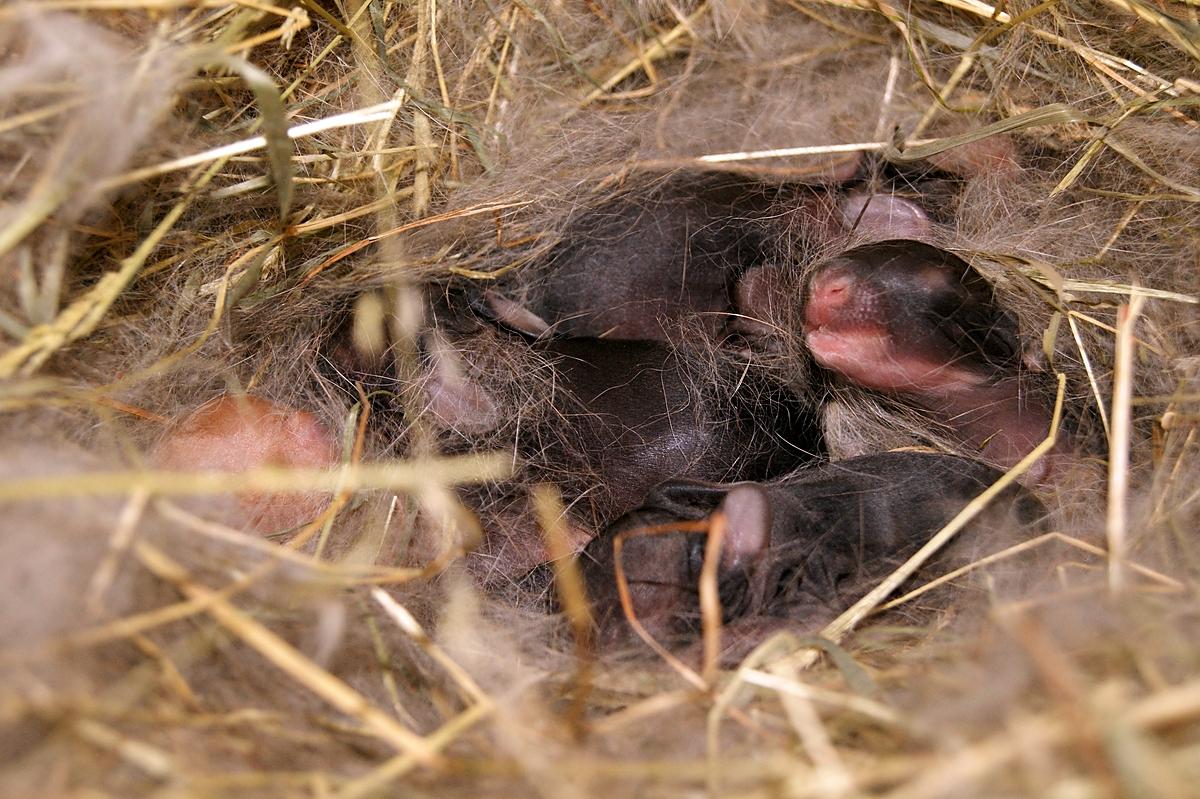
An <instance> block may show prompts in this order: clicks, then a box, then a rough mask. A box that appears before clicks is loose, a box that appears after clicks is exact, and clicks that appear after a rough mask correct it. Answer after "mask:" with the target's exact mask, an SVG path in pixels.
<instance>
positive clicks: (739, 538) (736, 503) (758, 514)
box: [719, 483, 771, 571]
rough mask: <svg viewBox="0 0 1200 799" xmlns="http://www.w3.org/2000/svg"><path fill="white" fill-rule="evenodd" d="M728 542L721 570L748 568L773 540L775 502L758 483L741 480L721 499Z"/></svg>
mask: <svg viewBox="0 0 1200 799" xmlns="http://www.w3.org/2000/svg"><path fill="white" fill-rule="evenodd" d="M719 510H721V511H722V512H723V513H724V514H725V543H724V546H723V547H722V548H721V570H722V571H727V570H730V569H738V568H745V567H746V566H749V565H750V564H752V563H753V562H754V561H755V560H756V559H757V558H758V557H759V556H760V555H762V553H764V552H766V550H767V545H768V544H770V542H771V503H770V501H769V500H768V498H767V492H766V491H765V490H764V489H763V487H762V486H761V485H759V484H758V483H739V484H738V485H736V486H734V487H733V489H732V490H731V491H730V492H729V493H728V494H726V495H725V499H723V500H721V506H720V508H719Z"/></svg>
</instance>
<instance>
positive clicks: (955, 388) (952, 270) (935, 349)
mask: <svg viewBox="0 0 1200 799" xmlns="http://www.w3.org/2000/svg"><path fill="white" fill-rule="evenodd" d="M804 336H805V341H806V343H807V344H808V348H809V351H810V352H811V353H812V355H813V358H814V359H815V360H816V362H817V363H818V364H820V365H821V366H823V367H825V368H826V369H828V370H830V371H832V372H834V373H836V374H837V375H838V376H839V377H840V378H842V379H843V380H845V381H847V382H849V383H852V384H855V385H858V386H861V387H864V388H868V389H872V390H875V391H881V392H884V393H887V394H889V395H892V396H895V397H898V398H900V399H903V400H904V401H906V402H909V403H910V404H914V405H916V406H918V407H920V408H922V409H924V410H925V411H927V412H929V413H930V415H931V416H932V418H933V419H934V421H936V422H938V423H940V424H943V425H945V426H946V427H947V428H949V429H950V431H951V432H952V433H953V435H954V436H955V437H956V438H957V439H959V440H960V441H961V442H962V443H963V444H964V445H966V446H967V447H969V448H972V449H974V450H975V451H977V452H978V453H979V455H980V457H982V458H983V459H984V460H987V461H989V462H991V463H994V464H996V465H999V466H1002V467H1005V468H1008V467H1011V466H1013V465H1014V464H1015V463H1016V462H1017V461H1019V460H1020V459H1021V458H1023V457H1024V456H1025V455H1026V454H1028V453H1029V451H1030V450H1032V449H1033V448H1034V447H1035V446H1036V445H1037V444H1038V443H1040V442H1041V441H1042V440H1043V439H1044V438H1045V437H1046V435H1047V434H1048V432H1049V429H1050V421H1051V417H1052V407H1051V405H1050V402H1049V400H1048V399H1047V398H1046V392H1045V391H1042V390H1040V389H1041V388H1043V386H1041V385H1039V383H1041V382H1043V376H1040V375H1034V374H1031V373H1028V372H1026V371H1025V370H1024V369H1023V364H1022V351H1021V346H1020V341H1019V339H1018V336H1017V323H1016V320H1015V319H1014V318H1013V316H1012V315H1011V314H1009V313H1007V312H1006V311H1004V310H1003V308H1001V307H1000V305H999V304H998V303H997V301H996V298H995V296H994V291H993V289H992V287H991V285H990V284H989V283H988V282H987V281H986V280H985V279H984V278H983V277H982V276H981V275H980V274H979V273H978V272H976V271H975V270H974V269H972V268H971V266H970V265H969V264H967V263H966V262H965V261H963V260H962V259H961V258H959V257H958V256H956V255H954V254H952V253H949V252H947V251H945V250H942V249H939V248H937V247H933V246H931V245H929V244H925V243H923V242H918V241H911V240H893V241H883V242H876V243H872V244H868V245H864V246H862V247H856V248H854V249H852V250H849V251H847V252H845V253H842V254H841V255H839V256H838V257H836V258H833V259H831V260H830V261H828V262H826V263H824V264H822V265H821V266H820V267H819V268H818V269H817V271H816V272H815V273H814V274H813V275H812V277H811V279H810V281H809V287H808V291H807V295H806V302H805V307H804ZM1066 449H1067V447H1066V446H1065V445H1064V446H1063V447H1062V450H1063V451H1064V452H1065V450H1066ZM1052 462H1053V458H1046V459H1043V461H1042V462H1041V463H1039V464H1038V465H1037V467H1036V468H1035V469H1034V470H1033V471H1032V472H1031V476H1032V478H1033V479H1034V480H1046V479H1047V477H1048V476H1049V475H1050V472H1051V471H1052Z"/></svg>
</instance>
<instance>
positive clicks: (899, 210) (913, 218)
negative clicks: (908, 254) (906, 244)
mask: <svg viewBox="0 0 1200 799" xmlns="http://www.w3.org/2000/svg"><path fill="white" fill-rule="evenodd" d="M840 206H841V212H842V223H843V224H844V225H845V226H846V230H847V231H849V232H851V233H855V234H857V235H859V236H862V237H865V238H870V239H873V240H877V241H882V240H885V239H925V238H929V236H930V234H931V233H932V231H933V225H932V223H930V221H929V217H928V216H927V215H926V214H925V210H924V209H923V208H921V206H919V205H917V204H916V203H915V202H913V201H912V200H906V199H904V198H903V197H897V196H895V195H893V194H869V193H867V192H852V193H851V194H848V195H847V196H846V197H845V198H844V199H843V200H842V201H841V203H840Z"/></svg>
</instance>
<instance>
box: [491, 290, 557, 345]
mask: <svg viewBox="0 0 1200 799" xmlns="http://www.w3.org/2000/svg"><path fill="white" fill-rule="evenodd" d="M483 298H484V299H485V300H486V301H487V304H488V308H489V309H490V310H491V312H492V314H493V315H494V316H495V317H496V321H498V322H499V323H500V324H502V325H504V326H505V327H511V328H512V329H513V330H516V331H517V332H519V333H524V334H525V335H527V336H534V337H535V338H536V337H538V336H541V335H544V334H545V333H546V332H548V331H549V330H550V325H548V324H546V320H545V319H543V318H542V317H540V316H538V315H537V314H535V313H534V312H533V311H531V310H529V309H528V308H526V307H525V306H524V305H521V304H520V303H518V302H514V301H513V300H510V299H508V298H507V297H501V296H500V295H499V294H497V293H496V292H494V291H485V292H484V293H483Z"/></svg>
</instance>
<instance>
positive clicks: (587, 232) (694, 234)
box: [486, 173, 841, 341]
mask: <svg viewBox="0 0 1200 799" xmlns="http://www.w3.org/2000/svg"><path fill="white" fill-rule="evenodd" d="M840 230H841V214H840V213H839V212H838V210H837V208H836V203H835V200H834V199H833V198H832V196H831V195H830V193H829V192H828V191H826V190H823V189H820V188H817V187H809V186H780V185H773V184H768V183H762V182H759V181H754V180H749V179H746V178H743V177H739V176H736V175H728V174H720V173H715V174H709V175H696V174H688V173H684V174H681V175H676V176H672V177H670V178H665V179H662V180H661V181H660V182H659V183H658V184H657V185H655V186H653V187H649V188H647V189H644V190H641V191H636V192H631V193H630V194H628V195H626V196H623V197H621V198H619V199H617V200H613V201H610V202H608V203H607V204H605V205H603V206H601V207H599V208H596V209H591V210H588V211H585V212H583V213H582V214H581V215H580V216H579V218H578V219H577V220H575V222H574V223H573V224H572V226H571V227H570V228H568V231H567V234H566V236H565V238H564V242H563V244H561V245H560V246H558V247H557V248H555V249H554V250H552V251H551V253H550V255H549V256H548V257H547V259H546V261H545V262H544V263H543V264H541V265H538V266H536V267H534V268H533V269H534V274H535V277H533V278H532V279H530V277H529V276H528V275H522V281H523V282H524V285H522V286H514V287H511V288H508V289H507V290H505V289H503V288H502V289H498V290H495V291H491V292H488V294H487V297H486V300H487V305H488V307H489V309H490V312H491V314H492V315H493V316H494V317H495V318H496V319H497V320H499V321H500V322H501V323H503V324H505V325H507V326H508V327H511V328H513V329H516V330H519V331H520V332H522V333H525V334H527V335H531V336H538V337H545V336H547V335H556V336H565V337H588V338H611V339H625V340H659V341H667V340H669V339H670V337H671V333H672V331H673V330H674V329H675V328H676V327H677V326H678V323H679V322H680V321H682V320H684V319H690V320H693V321H695V322H697V323H698V324H699V325H700V326H701V327H702V328H704V329H705V330H706V331H707V332H709V333H710V334H715V333H718V332H719V331H720V330H721V329H722V328H723V326H724V325H725V324H726V323H727V321H728V316H729V314H731V313H735V312H738V311H739V310H740V309H739V308H738V304H737V296H738V288H737V287H738V283H739V281H740V280H741V277H742V275H744V274H745V273H746V272H747V270H750V269H754V268H756V267H758V266H760V265H762V264H764V263H767V262H770V261H773V260H776V259H778V258H779V256H780V252H779V250H780V249H781V247H782V246H784V242H785V241H790V242H791V245H790V246H796V247H799V248H801V249H804V248H805V247H812V246H813V245H815V244H818V243H820V242H823V241H825V240H827V239H829V238H830V237H832V236H834V235H836V234H837V233H839V232H840Z"/></svg>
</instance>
